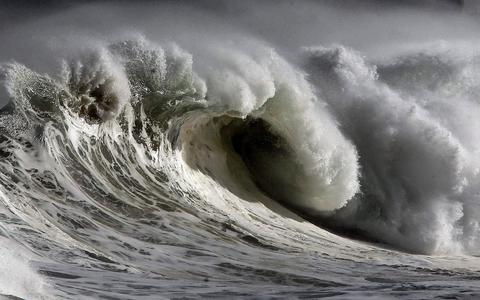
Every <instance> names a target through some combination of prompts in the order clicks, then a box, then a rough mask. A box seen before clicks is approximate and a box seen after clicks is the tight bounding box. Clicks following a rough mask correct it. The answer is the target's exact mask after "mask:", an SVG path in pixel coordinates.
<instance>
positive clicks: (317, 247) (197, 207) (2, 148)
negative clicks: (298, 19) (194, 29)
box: [0, 2, 480, 299]
mask: <svg viewBox="0 0 480 300" xmlns="http://www.w3.org/2000/svg"><path fill="white" fill-rule="evenodd" d="M226 3H227V2H226ZM145 5H146V4H145ZM182 5H184V6H185V7H189V8H188V9H189V10H191V9H193V8H192V7H195V6H194V5H193V6H192V5H190V6H189V5H187V4H182ZM230 5H233V4H232V3H230ZM285 5H286V4H285V3H284V2H282V3H281V4H279V7H280V8H278V10H277V11H276V12H277V13H285V11H283V10H282V7H283V6H285ZM227 6H228V5H227ZM312 6H313V7H312ZM106 7H108V8H112V10H113V11H115V9H118V8H114V7H113V6H111V5H104V6H99V7H95V6H92V5H90V6H89V5H83V6H80V7H79V8H73V9H72V8H69V9H68V10H67V11H64V12H62V13H60V14H57V15H55V16H50V17H48V18H46V19H44V20H40V21H39V23H38V24H35V25H37V26H38V27H39V28H50V27H49V26H50V25H49V24H48V23H49V22H50V21H49V20H50V19H52V20H61V19H62V18H63V17H69V16H72V15H74V16H83V17H85V18H86V19H87V20H88V18H89V17H88V15H87V14H85V11H89V12H92V13H93V12H94V11H95V8H97V9H98V10H100V11H105V8H106ZM180 7H183V6H180ZM245 7H246V8H248V7H249V6H248V5H246V6H245ZM265 7H268V5H266V4H265V3H263V4H261V5H259V7H258V13H260V14H266V15H268V14H271V13H272V12H270V11H267V10H265ZM299 7H300V8H301V9H300V13H299V15H300V16H302V17H304V16H308V15H309V14H310V13H309V12H308V9H311V8H315V9H318V12H319V14H320V15H324V14H325V11H334V12H335V13H336V14H344V15H345V16H346V18H347V19H346V22H352V20H357V21H358V22H359V24H362V18H363V16H362V15H360V16H354V17H353V16H352V15H350V13H349V12H346V11H344V10H343V9H341V8H338V7H336V6H331V4H330V6H329V5H325V6H324V7H317V6H314V5H313V4H309V3H307V2H305V3H303V4H302V5H300V6H299ZM130 8H131V7H130ZM154 8H157V9H158V8H163V9H164V10H166V11H170V12H175V11H177V10H176V9H178V7H174V6H169V5H167V4H165V5H159V6H154ZM233 8H235V9H236V8H238V7H237V6H235V5H233ZM385 9H386V8H385ZM119 11H120V12H122V13H123V14H124V15H123V16H125V14H126V15H128V13H126V12H125V11H124V10H123V9H120V10H119ZM198 11H199V12H200V13H201V12H202V11H203V10H201V9H199V10H198ZM198 11H197V12H195V13H198ZM362 11H363V14H366V13H365V11H364V10H362ZM420 11H421V10H420ZM226 12H227V13H228V9H226ZM117 13H118V11H117ZM386 13H387V14H391V19H393V20H395V18H396V17H398V16H397V15H395V14H399V15H400V16H402V15H409V16H410V14H408V13H409V12H408V11H407V12H405V11H403V10H402V11H400V12H398V11H391V10H386ZM410 13H411V14H414V13H413V11H412V12H410ZM424 13H425V15H428V17H429V18H432V19H433V20H436V18H437V17H439V16H442V15H443V14H447V13H446V12H440V11H439V12H427V11H425V12H424ZM190 14H193V13H192V12H190V11H189V12H188V13H187V15H188V16H189V17H192V16H193V15H190ZM415 14H420V13H419V12H418V11H417V12H415ZM436 14H438V16H437V15H436ZM452 15H453V17H452V19H451V20H450V19H449V21H448V22H450V23H449V24H457V25H458V24H460V23H461V24H463V25H462V26H464V27H465V28H470V26H474V25H472V24H473V23H470V17H468V15H467V14H466V13H465V12H455V13H453V12H452ZM212 16H213V14H212ZM247 16H250V14H248V13H247ZM106 18H107V20H108V16H107V17H106ZM115 18H117V17H115ZM118 18H120V20H121V17H118ZM324 18H327V17H326V16H324ZM352 18H353V19H352ZM356 18H358V19H356ZM379 18H383V16H382V17H379ZM415 18H416V17H413V19H412V23H415V22H423V21H419V20H417V19H415ZM146 19H148V17H146ZM244 20H248V18H247V17H245V16H241V17H239V18H238V19H236V20H235V21H234V22H233V24H230V25H229V26H232V27H235V26H238V27H239V28H241V29H242V30H245V27H244V26H245V25H244V24H243V25H242V24H241V23H242V22H243V21H244ZM323 20H324V19H322V18H320V21H321V22H325V21H323ZM132 22H134V21H132ZM164 22H166V23H165V24H167V25H168V24H170V23H169V22H168V21H164ZM177 22H178V24H188V23H186V21H185V20H183V19H182V18H180V17H179V19H178V20H177ZM275 22H277V21H275ZM425 22H426V21H425ZM134 23H135V22H134ZM335 23H336V21H333V20H332V24H335ZM392 23H393V26H394V25H395V22H392ZM427 23H428V22H427ZM275 24H276V23H275ZM313 24H317V23H315V22H313ZM257 25H258V24H257ZM75 26H78V24H76V25H75ZM84 26H85V25H84ZM98 26H99V28H101V25H98ZM143 26H144V27H142V26H139V30H137V31H140V32H141V33H138V32H132V30H123V29H122V30H120V31H118V30H116V32H115V33H114V34H112V33H111V32H110V34H108V35H105V36H100V37H99V36H95V37H94V36H89V35H88V34H85V33H84V32H81V33H80V32H78V33H75V34H73V37H72V36H68V37H65V33H62V34H61V33H59V32H56V31H55V30H58V29H55V30H54V29H52V32H49V34H47V36H50V35H51V36H50V39H45V41H46V42H45V41H44V42H45V44H46V45H47V47H45V46H40V44H39V50H38V51H39V52H42V53H41V54H39V55H42V56H43V57H50V58H48V59H51V60H52V61H56V64H55V65H56V66H58V68H56V67H52V64H50V63H49V62H48V63H44V62H45V61H48V59H46V60H42V61H37V62H36V63H28V61H29V60H32V59H35V55H34V54H32V55H31V56H28V55H27V56H28V57H29V58H28V59H25V62H24V61H23V60H22V59H21V57H22V54H19V56H18V57H19V58H16V61H10V62H8V61H6V62H4V63H2V64H1V65H0V78H1V80H2V84H3V87H4V92H3V93H4V94H5V97H6V99H8V100H9V103H8V104H7V105H6V106H5V107H4V108H3V110H2V112H1V115H0V201H1V203H0V258H1V259H2V261H4V262H5V263H2V264H1V265H0V294H3V295H5V297H10V298H12V297H19V298H23V299H57V298H61V299H98V298H104V299H158V298H162V297H165V298H175V297H178V298H182V297H205V298H226V297H227V298H228V297H241V298H256V297H259V298H283V297H286V298H292V297H296V298H303V297H307V298H308V297H310V298H320V297H330V298H334V299H345V298H347V299H348V298H355V299H358V298H371V297H378V298H382V299H384V298H389V297H391V298H395V297H405V298H408V299H425V298H435V297H437V298H439V299H447V298H448V297H454V296H460V297H463V298H469V297H476V296H479V295H480V279H479V277H478V269H479V267H480V262H479V261H478V258H477V255H478V254H479V252H478V249H479V246H480V244H479V243H480V240H479V236H480V225H479V221H480V206H479V204H480V199H479V194H480V181H479V179H480V178H479V170H480V163H479V162H478V159H477V156H478V154H479V153H480V136H479V133H478V128H479V126H480V123H479V122H480V121H478V120H477V119H478V118H477V117H478V115H480V103H479V102H478V96H479V92H480V85H479V82H480V81H479V79H480V78H478V77H479V76H478V75H477V74H478V73H479V72H478V71H480V52H479V51H478V49H479V45H480V44H479V43H478V41H476V40H474V39H473V38H467V37H464V36H460V37H455V38H452V37H450V36H448V34H446V35H445V36H442V37H441V38H435V37H433V38H431V39H430V40H428V41H422V42H419V41H416V40H415V39H414V38H412V37H407V39H406V41H405V42H398V41H395V42H394V41H392V40H390V39H385V38H379V43H378V48H376V49H372V48H370V47H369V46H366V44H361V45H360V44H359V45H357V46H356V42H355V39H352V40H348V41H346V42H344V43H342V38H341V35H338V37H337V38H338V40H337V41H336V43H335V44H332V43H328V42H326V41H324V40H322V39H320V42H317V43H315V42H312V41H311V40H310V41H309V42H308V43H300V42H299V40H297V38H298V37H295V38H292V37H290V38H289V39H288V41H284V42H283V44H282V43H278V42H276V41H275V37H272V38H271V39H269V38H265V40H262V39H261V38H259V36H258V33H252V32H250V33H247V32H240V31H235V32H233V30H232V29H230V28H228V29H225V31H227V32H229V33H230V34H231V35H229V36H230V38H229V39H228V40H225V39H223V37H224V36H225V32H219V31H210V30H209V27H208V25H205V29H204V30H205V32H203V33H202V37H203V38H201V39H200V38H198V37H197V38H196V37H194V35H192V36H190V38H191V41H190V42H185V36H186V34H185V33H184V30H185V29H184V28H180V29H177V32H182V33H183V36H182V34H179V35H178V39H175V38H171V39H170V40H169V41H166V40H163V39H158V38H156V37H155V34H149V31H152V28H154V27H153V26H152V25H151V24H148V26H147V25H145V24H144V25H143ZM258 26H259V28H264V27H262V26H264V25H261V24H260V25H258ZM302 26H303V25H298V28H300V29H301V28H303V27H302ZM475 26H476V25H475ZM25 27H26V28H33V26H32V24H27V25H25ZM367 27H368V26H367ZM79 28H82V27H79ZM142 28H146V29H145V30H143V31H144V33H143V32H142V30H141V29H142ZM18 30H19V31H18V32H21V31H24V30H25V28H21V29H18ZM102 30H103V29H102ZM158 30H159V31H160V32H161V31H162V30H164V29H158ZM230 30H232V32H230ZM338 30H339V32H341V29H338ZM107 31H109V30H107ZM220 31H221V30H220ZM66 32H67V33H68V34H67V35H71V34H72V33H71V31H68V30H66ZM213 32H215V34H214V33H213ZM309 32H311V31H310V29H309V28H306V29H305V30H301V31H300V33H301V35H306V36H307V35H308V36H310V35H309V34H307V33H309ZM275 33H276V31H274V32H273V35H274V34H275ZM447 33H448V32H447ZM287 34H288V33H287ZM328 34H330V35H332V34H333V33H332V32H330V33H328ZM328 34H327V33H324V35H328ZM42 35H44V34H43V33H42ZM418 35H419V36H421V33H418ZM466 36H468V34H466ZM52 37H53V40H54V42H51V43H49V42H48V41H52ZM43 38H44V37H42V39H43ZM298 39H299V38H298ZM59 40H61V41H62V43H58V41H59ZM407 41H408V42H407ZM36 42H37V41H36ZM290 43H293V44H294V45H295V47H293V46H292V45H287V44H290ZM367 44H368V43H367ZM7 48H8V47H7ZM45 49H48V51H47V50H45ZM5 51H6V52H8V50H5ZM43 52H44V53H43ZM27 53H30V52H27ZM4 55H5V54H4ZM37 68H38V70H37ZM14 299H15V298H14Z"/></svg>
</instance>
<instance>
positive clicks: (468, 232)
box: [305, 46, 479, 253]
mask: <svg viewBox="0 0 480 300" xmlns="http://www.w3.org/2000/svg"><path fill="white" fill-rule="evenodd" d="M443 48H446V49H443V50H438V51H430V50H429V49H421V50H420V51H419V52H414V51H409V52H407V53H401V54H398V55H397V56H396V57H393V58H392V57H390V58H384V59H383V61H380V62H377V64H376V65H375V64H374V63H373V62H367V61H366V60H365V59H364V58H363V57H361V56H360V55H359V54H358V53H356V52H355V51H353V50H350V49H347V48H344V47H341V46H338V47H331V48H324V47H317V48H308V49H306V50H305V53H306V57H307V61H308V63H307V64H308V67H307V68H308V69H309V70H310V74H312V81H313V82H314V83H315V85H317V86H318V87H319V91H320V93H321V95H322V97H323V98H324V99H325V100H326V101H327V102H328V103H329V105H330V107H331V108H332V111H333V112H334V113H335V115H336V116H337V117H338V119H339V121H340V123H341V124H342V125H343V127H342V128H343V131H344V133H345V134H346V135H347V136H349V137H351V138H352V140H353V142H354V144H355V146H356V148H357V150H358V152H359V156H360V164H361V166H362V175H361V186H362V194H361V196H360V197H358V199H357V200H356V201H352V202H351V203H350V205H349V206H347V207H346V208H345V209H343V210H342V211H339V212H338V215H337V216H336V217H335V220H332V222H333V223H334V224H341V226H347V227H349V228H359V229H361V230H362V231H364V232H365V234H367V235H369V236H372V237H374V238H375V239H376V240H380V241H385V242H387V243H390V244H393V245H396V246H398V247H400V248H403V249H406V250H409V251H418V252H423V253H432V252H433V253H440V252H449V251H461V249H462V248H464V247H466V248H467V249H469V251H475V250H474V249H473V248H472V247H471V246H472V242H473V241H474V240H476V239H477V238H476V237H477V236H478V231H477V230H478V226H477V225H475V224H478V218H477V217H476V216H477V211H478V208H477V207H476V205H473V203H476V202H478V200H477V196H475V193H472V191H473V190H478V188H479V186H478V170H479V169H478V160H477V159H476V155H475V153H478V149H479V148H478V146H479V145H477V144H473V143H472V141H474V140H477V137H476V135H477V133H476V130H475V128H476V126H475V123H476V121H474V120H473V118H467V119H465V116H468V115H470V114H471V113H473V112H474V111H476V110H478V109H479V107H478V102H477V101H476V99H475V96H474V95H475V93H476V90H477V89H478V85H477V84H472V83H473V82H475V81H474V80H475V79H474V78H475V76H476V75H474V73H475V72H473V69H476V68H477V67H478V63H476V61H477V60H478V58H477V56H476V55H472V54H473V53H470V55H468V54H467V53H462V59H460V60H459V56H457V55H455V53H456V51H459V49H455V48H448V47H443ZM438 49H442V48H441V47H438ZM467 50H468V48H467ZM460 51H462V50H461V49H460ZM463 52H465V49H464V50H463ZM462 60H463V61H462ZM466 109H467V110H470V111H471V113H470V114H469V113H466ZM461 116H463V117H461ZM474 228H475V229H474Z"/></svg>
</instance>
